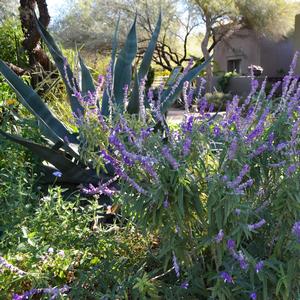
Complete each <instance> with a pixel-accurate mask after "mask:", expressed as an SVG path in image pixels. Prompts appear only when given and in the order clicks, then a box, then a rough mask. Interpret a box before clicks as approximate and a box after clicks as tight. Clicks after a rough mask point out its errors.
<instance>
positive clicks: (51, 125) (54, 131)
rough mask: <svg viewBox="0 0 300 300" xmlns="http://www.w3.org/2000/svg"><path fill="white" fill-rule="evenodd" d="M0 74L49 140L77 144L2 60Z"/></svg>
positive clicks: (36, 95) (31, 90)
mask: <svg viewBox="0 0 300 300" xmlns="http://www.w3.org/2000/svg"><path fill="white" fill-rule="evenodd" d="M0 72H1V73H2V75H3V76H4V77H5V79H6V81H7V82H8V84H9V85H10V86H11V88H12V89H13V90H14V91H15V93H16V94H17V96H18V100H19V102H20V103H21V104H23V105H24V106H25V107H26V108H27V109H28V110H29V111H30V112H31V113H32V114H33V115H34V116H35V117H36V118H37V119H38V120H39V121H40V122H41V123H42V124H43V126H45V127H46V128H47V129H48V130H49V133H51V136H49V137H48V138H49V139H51V140H53V137H56V138H57V139H58V140H64V138H65V137H67V138H68V140H69V141H70V142H71V143H78V141H77V139H76V137H75V136H74V135H72V134H71V133H70V132H69V131H68V130H67V129H66V128H65V126H64V125H63V124H62V123H61V122H60V121H59V120H57V119H56V118H55V117H54V115H53V114H52V113H51V111H50V110H49V108H48V107H47V105H46V104H45V103H44V102H43V100H42V99H41V98H40V96H39V95H38V94H37V93H36V92H35V91H34V90H33V89H32V88H31V87H29V86H28V85H27V84H25V83H24V82H23V80H22V79H20V78H19V77H18V76H17V75H16V74H15V73H14V72H13V71H11V70H10V68H9V67H7V66H6V64H5V63H4V62H3V61H2V60H0ZM55 142H56V141H55Z"/></svg>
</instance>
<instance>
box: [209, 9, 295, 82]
mask: <svg viewBox="0 0 300 300" xmlns="http://www.w3.org/2000/svg"><path fill="white" fill-rule="evenodd" d="M296 50H299V51H300V14H299V15H297V16H296V18H295V30H294V32H293V33H292V34H291V35H290V37H284V38H282V39H281V40H279V41H273V40H270V39H268V38H267V37H262V36H258V35H257V34H256V33H255V32H254V31H253V30H251V29H249V28H242V29H240V30H238V31H237V32H235V33H234V34H233V35H231V36H230V37H229V38H228V39H226V40H224V41H222V42H220V43H219V44H218V45H217V46H216V47H215V49H214V58H215V62H216V63H215V71H221V72H224V73H226V72H231V71H234V70H235V71H236V72H237V73H239V74H240V75H241V76H247V75H249V68H248V67H249V66H250V65H258V66H261V67H262V68H263V73H262V76H268V77H269V78H272V77H274V78H277V77H282V76H283V75H284V74H286V73H287V72H288V70H289V66H290V64H291V61H292V59H293V55H294V53H295V51H296ZM297 72H298V74H299V75H300V64H298V68H297Z"/></svg>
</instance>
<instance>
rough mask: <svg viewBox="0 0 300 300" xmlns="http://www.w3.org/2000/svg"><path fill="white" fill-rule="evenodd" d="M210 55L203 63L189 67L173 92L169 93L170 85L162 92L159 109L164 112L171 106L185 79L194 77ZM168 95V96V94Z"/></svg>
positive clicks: (190, 79)
mask: <svg viewBox="0 0 300 300" xmlns="http://www.w3.org/2000/svg"><path fill="white" fill-rule="evenodd" d="M211 58H212V57H210V58H209V59H208V60H207V61H205V62H204V63H203V64H201V65H199V66H197V67H195V68H193V69H191V70H190V71H189V72H188V73H187V74H186V75H185V76H184V77H183V78H182V80H181V81H180V83H179V85H178V86H177V88H176V89H175V91H174V93H173V94H170V93H171V91H172V87H170V88H169V89H167V90H166V91H165V92H163V94H162V103H161V111H162V113H165V112H166V111H167V110H168V109H169V108H170V107H171V106H172V104H173V103H174V102H175V100H176V99H177V98H178V96H179V95H180V93H181V91H182V88H183V84H184V82H186V81H189V82H190V81H192V80H193V79H195V78H196V76H197V75H198V74H199V73H200V72H201V71H202V70H203V69H204V68H205V67H206V66H207V64H208V63H209V62H210V61H211ZM169 95H170V96H169Z"/></svg>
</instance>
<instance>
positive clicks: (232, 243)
mask: <svg viewBox="0 0 300 300" xmlns="http://www.w3.org/2000/svg"><path fill="white" fill-rule="evenodd" d="M227 248H228V250H234V249H235V241H234V240H228V241H227Z"/></svg>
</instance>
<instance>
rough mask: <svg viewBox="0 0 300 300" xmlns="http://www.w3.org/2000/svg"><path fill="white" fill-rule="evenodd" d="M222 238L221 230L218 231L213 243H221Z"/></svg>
mask: <svg viewBox="0 0 300 300" xmlns="http://www.w3.org/2000/svg"><path fill="white" fill-rule="evenodd" d="M223 238H224V231H223V229H220V231H219V233H218V234H217V236H216V237H215V241H216V243H217V244H219V243H221V242H222V240H223Z"/></svg>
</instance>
